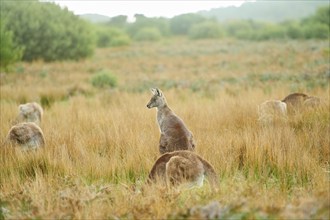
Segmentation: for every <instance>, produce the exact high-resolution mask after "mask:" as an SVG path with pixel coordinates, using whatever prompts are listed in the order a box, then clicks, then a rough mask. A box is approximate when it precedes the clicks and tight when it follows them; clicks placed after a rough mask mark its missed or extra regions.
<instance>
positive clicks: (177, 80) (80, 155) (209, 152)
mask: <svg viewBox="0 0 330 220" xmlns="http://www.w3.org/2000/svg"><path fill="white" fill-rule="evenodd" d="M328 56H329V49H328V43H327V42H324V41H284V42H275V41H268V42H262V43H256V42H246V41H237V40H222V41H219V40H205V41H199V42H197V43H196V42H192V41H189V40H185V39H177V40H175V41H170V42H167V41H162V42H158V43H148V44H143V43H141V44H135V45H133V46H130V47H127V48H121V49H115V48H110V49H99V50H97V51H96V54H95V56H94V57H93V58H92V59H89V60H85V61H80V62H73V61H72V62H71V61H67V62H55V63H44V62H41V61H40V62H33V63H21V64H19V65H17V67H16V68H17V69H16V72H15V73H12V74H6V75H4V74H2V75H1V116H0V117H1V140H2V141H3V140H4V139H5V137H6V135H7V132H8V130H9V129H10V127H11V125H12V124H11V123H12V121H13V119H14V118H15V117H16V114H17V111H18V109H17V106H18V105H19V104H20V103H25V102H30V101H37V102H39V103H41V104H42V106H43V107H44V110H45V112H44V118H43V121H42V124H41V127H42V129H43V131H44V135H45V138H46V142H47V143H46V146H45V148H44V149H41V150H39V151H37V152H21V151H20V150H19V149H17V148H11V147H9V146H2V147H1V148H0V152H1V154H0V155H1V167H0V186H1V189H0V196H1V197H0V198H1V204H0V205H1V207H2V211H1V212H2V213H1V216H2V218H3V217H4V216H5V218H9V219H16V218H83V219H86V218H94V219H95V218H110V219H113V218H139V219H140V218H190V217H198V216H199V217H203V216H204V217H214V215H215V214H218V217H224V218H229V217H232V218H238V219H247V218H249V219H250V218H257V219H260V218H262V219H268V218H323V219H326V218H327V217H328V216H329V155H330V151H329V120H330V118H329V117H330V115H329V63H328ZM100 71H101V72H104V71H108V72H109V71H110V72H111V74H112V76H115V78H116V82H117V84H116V86H115V87H112V88H99V87H95V86H93V84H92V79H93V77H95V75H97V74H99V72H100ZM152 86H157V87H159V88H160V89H162V90H163V92H164V94H165V96H166V97H167V100H168V103H169V106H170V107H171V108H172V109H173V110H174V111H175V112H176V113H177V114H178V115H179V116H180V117H181V118H182V119H183V120H184V121H185V123H186V124H187V126H188V127H189V129H190V130H191V131H192V132H193V133H194V136H195V139H196V142H197V147H196V152H197V153H198V154H200V155H201V156H202V157H204V158H205V159H207V160H208V161H209V162H210V163H211V164H213V166H214V167H215V170H216V172H217V173H218V175H219V180H220V186H219V188H220V191H219V192H218V193H212V192H211V190H210V188H209V185H208V183H206V184H204V186H203V187H202V188H200V189H193V190H183V191H175V192H172V191H167V190H166V189H164V188H162V187H160V186H152V187H146V186H145V181H146V178H147V174H148V172H149V171H150V169H151V167H152V165H153V163H154V161H155V160H156V159H157V157H158V156H159V153H158V140H159V136H160V133H159V129H158V125H157V124H156V110H155V109H151V110H150V109H147V108H146V104H147V102H148V101H149V99H150V97H151V93H150V92H149V88H150V87H152ZM291 92H304V93H307V94H310V95H314V96H318V97H320V98H321V99H322V102H323V104H322V106H321V107H320V108H317V109H313V110H310V111H306V112H303V113H301V114H297V115H294V116H291V117H290V118H289V120H288V122H287V123H285V124H278V125H274V126H268V127H263V126H261V125H260V124H259V123H258V121H257V105H258V104H260V103H261V102H263V101H265V100H269V99H283V98H284V97H285V96H286V95H287V94H289V93H291Z"/></svg>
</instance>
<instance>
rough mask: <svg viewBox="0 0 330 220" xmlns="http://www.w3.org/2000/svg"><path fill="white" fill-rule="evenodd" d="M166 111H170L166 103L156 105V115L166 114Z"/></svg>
mask: <svg viewBox="0 0 330 220" xmlns="http://www.w3.org/2000/svg"><path fill="white" fill-rule="evenodd" d="M168 112H171V109H170V108H169V107H168V106H167V104H164V105H163V106H158V107H157V114H158V117H162V116H164V115H167V113H168Z"/></svg>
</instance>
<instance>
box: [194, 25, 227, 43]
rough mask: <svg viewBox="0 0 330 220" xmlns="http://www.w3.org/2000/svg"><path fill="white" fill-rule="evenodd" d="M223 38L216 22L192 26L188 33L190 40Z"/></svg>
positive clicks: (222, 32)
mask: <svg viewBox="0 0 330 220" xmlns="http://www.w3.org/2000/svg"><path fill="white" fill-rule="evenodd" d="M223 36H224V31H223V30H222V29H221V28H220V25H219V24H218V23H216V22H212V21H207V22H203V23H200V24H196V25H194V26H192V28H191V30H190V31H189V37H190V38H191V39H206V38H220V37H223Z"/></svg>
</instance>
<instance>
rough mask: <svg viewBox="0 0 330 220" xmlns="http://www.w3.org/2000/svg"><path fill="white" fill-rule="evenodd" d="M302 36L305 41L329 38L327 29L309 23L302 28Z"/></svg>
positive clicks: (324, 26)
mask: <svg viewBox="0 0 330 220" xmlns="http://www.w3.org/2000/svg"><path fill="white" fill-rule="evenodd" d="M303 34H304V37H305V38H307V39H310V38H316V39H327V38H329V27H328V26H327V25H326V24H322V23H311V24H308V25H306V26H304V27H303Z"/></svg>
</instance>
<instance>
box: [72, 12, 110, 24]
mask: <svg viewBox="0 0 330 220" xmlns="http://www.w3.org/2000/svg"><path fill="white" fill-rule="evenodd" d="M78 16H79V17H81V18H82V19H85V20H87V21H90V22H92V23H104V22H107V21H110V17H108V16H105V15H99V14H82V15H78Z"/></svg>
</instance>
